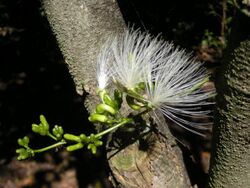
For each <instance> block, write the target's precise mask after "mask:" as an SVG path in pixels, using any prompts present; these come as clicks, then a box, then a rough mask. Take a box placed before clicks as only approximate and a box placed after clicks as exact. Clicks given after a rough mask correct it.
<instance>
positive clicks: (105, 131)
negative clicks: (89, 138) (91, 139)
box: [95, 118, 133, 138]
mask: <svg viewBox="0 0 250 188" xmlns="http://www.w3.org/2000/svg"><path fill="white" fill-rule="evenodd" d="M132 121H133V119H131V118H126V119H124V120H123V121H122V122H120V123H118V124H117V125H115V126H113V127H110V128H109V129H106V130H104V131H102V132H100V133H98V134H96V135H95V137H96V138H99V137H102V136H103V135H105V134H107V133H109V132H111V131H113V130H114V129H117V128H119V127H120V126H122V125H124V124H127V123H130V122H132Z"/></svg>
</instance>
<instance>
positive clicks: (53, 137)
mask: <svg viewBox="0 0 250 188" xmlns="http://www.w3.org/2000/svg"><path fill="white" fill-rule="evenodd" d="M48 136H49V137H50V138H52V139H53V140H55V141H57V139H56V137H55V136H53V135H52V134H51V133H48Z"/></svg>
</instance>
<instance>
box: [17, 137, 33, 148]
mask: <svg viewBox="0 0 250 188" xmlns="http://www.w3.org/2000/svg"><path fill="white" fill-rule="evenodd" d="M29 142H30V140H29V137H27V136H25V137H23V138H19V139H18V140H17V143H18V145H20V146H23V147H28V145H29Z"/></svg>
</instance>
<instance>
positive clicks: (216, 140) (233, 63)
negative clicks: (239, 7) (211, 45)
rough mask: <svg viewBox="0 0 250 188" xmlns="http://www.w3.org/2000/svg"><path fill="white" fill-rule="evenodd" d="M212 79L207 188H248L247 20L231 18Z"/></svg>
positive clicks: (249, 76) (249, 59)
mask: <svg viewBox="0 0 250 188" xmlns="http://www.w3.org/2000/svg"><path fill="white" fill-rule="evenodd" d="M235 21H236V25H234V26H235V27H234V28H233V31H232V36H231V42H230V43H229V48H228V51H227V53H226V54H225V58H224V61H223V65H222V67H221V69H220V71H219V73H218V78H217V80H216V88H217V92H218V95H217V109H216V112H215V126H214V131H213V147H212V148H213V151H212V161H211V168H210V173H209V181H208V187H209V188H222V187H225V188H227V187H235V188H237V187H239V188H248V187H250V112H249V110H250V81H249V79H250V29H249V27H246V26H247V25H249V23H250V18H249V17H246V16H245V15H243V14H242V13H239V15H238V16H237V18H235Z"/></svg>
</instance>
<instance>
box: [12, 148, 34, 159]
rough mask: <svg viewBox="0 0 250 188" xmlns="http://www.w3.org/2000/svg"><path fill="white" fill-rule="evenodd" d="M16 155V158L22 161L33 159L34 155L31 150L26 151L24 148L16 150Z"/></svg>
mask: <svg viewBox="0 0 250 188" xmlns="http://www.w3.org/2000/svg"><path fill="white" fill-rule="evenodd" d="M16 153H17V154H19V155H18V157H17V159H18V160H24V159H27V158H30V157H33V156H34V155H35V153H34V151H33V150H31V149H26V148H20V149H17V150H16Z"/></svg>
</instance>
